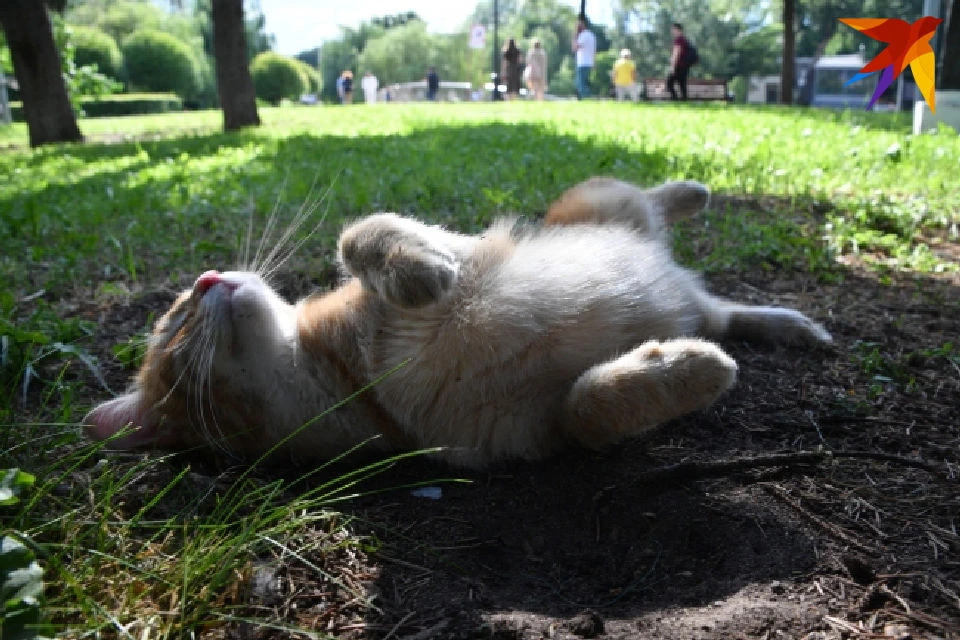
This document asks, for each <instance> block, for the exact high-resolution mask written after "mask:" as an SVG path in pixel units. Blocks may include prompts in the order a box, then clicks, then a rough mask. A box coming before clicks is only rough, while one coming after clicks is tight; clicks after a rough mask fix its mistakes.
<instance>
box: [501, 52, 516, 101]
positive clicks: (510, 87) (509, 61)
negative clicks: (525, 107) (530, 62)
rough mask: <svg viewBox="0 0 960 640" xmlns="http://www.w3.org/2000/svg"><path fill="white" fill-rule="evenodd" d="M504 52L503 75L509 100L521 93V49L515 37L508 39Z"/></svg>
mask: <svg viewBox="0 0 960 640" xmlns="http://www.w3.org/2000/svg"><path fill="white" fill-rule="evenodd" d="M501 54H502V62H501V63H500V66H501V71H500V73H501V75H502V77H503V80H504V83H505V84H506V85H507V100H513V99H515V98H516V97H517V96H518V95H520V49H518V48H517V41H516V40H514V39H513V38H510V39H509V40H507V44H505V45H504V47H503V51H502V52H501Z"/></svg>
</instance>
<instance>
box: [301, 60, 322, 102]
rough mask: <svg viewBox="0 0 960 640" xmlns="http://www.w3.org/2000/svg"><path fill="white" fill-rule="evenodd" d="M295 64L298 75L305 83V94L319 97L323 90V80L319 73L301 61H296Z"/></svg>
mask: <svg viewBox="0 0 960 640" xmlns="http://www.w3.org/2000/svg"><path fill="white" fill-rule="evenodd" d="M297 62H298V63H299V65H298V66H299V68H300V73H301V74H303V77H304V78H305V79H306V81H307V88H306V93H312V94H314V95H320V92H321V90H322V89H323V78H321V77H320V72H319V71H317V70H316V69H315V68H314V67H312V66H310V65H309V64H307V63H306V62H303V61H302V60H299V59H298V60H297Z"/></svg>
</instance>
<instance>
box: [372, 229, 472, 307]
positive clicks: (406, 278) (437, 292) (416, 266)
mask: <svg viewBox="0 0 960 640" xmlns="http://www.w3.org/2000/svg"><path fill="white" fill-rule="evenodd" d="M459 270H460V265H459V264H458V263H457V260H456V258H455V257H454V256H453V254H452V253H449V252H447V251H444V250H443V249H441V248H439V247H435V246H428V245H424V246H410V245H409V244H408V245H401V246H398V247H396V248H395V249H394V250H393V251H391V252H390V255H388V256H387V259H386V264H385V268H384V271H385V274H386V277H385V278H384V283H383V285H384V286H383V290H382V291H381V295H383V296H384V297H385V298H386V299H387V300H389V301H390V302H392V303H394V304H397V305H400V306H403V307H422V306H425V305H428V304H432V303H434V302H437V301H439V300H440V299H441V298H442V297H443V296H444V294H446V293H447V291H449V290H450V289H451V288H452V287H453V285H454V284H455V283H456V281H457V276H458V275H459Z"/></svg>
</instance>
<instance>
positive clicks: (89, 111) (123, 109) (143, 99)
mask: <svg viewBox="0 0 960 640" xmlns="http://www.w3.org/2000/svg"><path fill="white" fill-rule="evenodd" d="M80 108H81V109H82V110H83V115H84V116H85V117H87V118H104V117H111V116H135V115H143V114H148V113H167V112H170V111H183V100H181V99H180V97H179V96H177V95H175V94H173V93H124V94H118V95H112V96H102V97H100V98H84V99H83V100H81V101H80ZM10 115H11V116H12V117H13V120H14V122H23V103H22V102H11V103H10Z"/></svg>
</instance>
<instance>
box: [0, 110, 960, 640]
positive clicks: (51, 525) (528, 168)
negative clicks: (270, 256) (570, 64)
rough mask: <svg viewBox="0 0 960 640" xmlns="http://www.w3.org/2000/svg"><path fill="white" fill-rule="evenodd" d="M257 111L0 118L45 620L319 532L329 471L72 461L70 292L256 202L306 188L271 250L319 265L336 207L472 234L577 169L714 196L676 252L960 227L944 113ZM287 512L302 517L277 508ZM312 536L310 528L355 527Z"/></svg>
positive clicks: (75, 369) (295, 265) (832, 272)
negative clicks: (30, 137) (240, 126)
mask: <svg viewBox="0 0 960 640" xmlns="http://www.w3.org/2000/svg"><path fill="white" fill-rule="evenodd" d="M261 117H262V118H263V120H264V123H265V124H264V126H263V127H261V128H258V129H255V130H249V131H245V132H243V133H239V134H230V135H227V134H223V133H219V132H218V127H219V126H220V114H219V113H218V112H202V113H183V114H167V115H162V116H150V117H143V118H113V119H97V120H84V121H82V122H81V128H82V130H83V131H84V133H85V134H86V135H87V136H88V137H89V138H90V139H91V140H92V142H90V143H88V144H84V145H68V146H60V147H49V148H43V149H40V150H36V151H32V150H29V149H27V148H26V131H25V129H24V127H23V126H22V125H14V126H11V127H6V128H0V147H3V148H5V149H6V150H4V151H0V283H3V284H2V285H0V335H2V338H3V342H2V361H0V424H3V425H4V428H3V429H2V430H0V447H2V449H0V450H2V451H3V452H4V455H3V457H4V460H3V461H0V469H3V468H7V467H20V468H23V469H25V470H27V471H30V472H32V473H35V474H37V476H38V480H37V483H36V484H35V485H34V487H32V488H30V487H26V488H25V489H24V491H23V493H22V494H21V502H20V504H19V505H18V506H16V507H12V506H10V507H0V509H8V510H9V512H10V513H11V515H12V518H11V519H10V522H11V523H12V526H13V527H14V528H15V529H16V530H18V531H20V532H23V533H25V534H26V535H27V536H28V537H29V538H30V539H33V540H36V541H39V542H43V543H45V544H47V545H48V546H47V547H45V549H46V551H45V553H46V554H47V555H46V556H45V558H46V559H45V563H44V565H45V570H46V572H47V579H48V580H49V581H50V582H51V583H52V584H56V585H57V586H56V588H54V589H53V590H52V591H51V592H50V593H48V596H47V600H48V604H47V605H46V608H45V611H46V613H47V614H48V615H49V616H50V617H51V618H52V619H54V620H55V621H56V622H57V623H58V624H67V623H68V624H73V625H79V626H78V627H76V628H79V629H103V630H106V631H107V632H108V633H116V629H117V626H118V625H119V624H120V622H119V621H118V617H119V618H123V617H124V616H126V617H127V619H129V617H130V616H131V615H134V614H133V613H132V611H134V610H135V609H134V608H133V604H131V603H132V602H133V600H134V598H133V596H134V595H136V598H139V599H140V600H139V601H144V599H145V601H146V602H148V603H149V604H150V607H152V608H151V609H149V611H147V613H142V614H138V615H142V616H143V620H148V619H149V620H153V622H145V621H141V622H142V624H141V625H140V627H137V628H135V629H134V631H137V632H138V633H139V632H140V631H143V629H146V628H147V627H150V625H154V626H153V627H150V628H151V629H154V630H156V631H157V633H160V632H161V631H162V632H163V633H170V634H175V633H177V632H178V631H179V630H183V629H190V628H192V625H194V624H196V623H198V621H200V620H209V619H210V617H211V615H214V614H213V613H211V612H216V614H215V615H216V616H221V617H224V616H228V615H229V614H228V613H225V611H228V610H229V604H230V602H231V598H230V595H229V594H230V588H231V587H230V585H231V584H234V583H236V582H237V580H238V579H240V578H242V576H243V575H246V574H244V572H245V571H248V569H249V563H250V559H251V557H252V556H253V555H254V554H255V553H257V552H258V550H261V549H262V547H263V546H264V545H265V544H267V543H266V542H265V539H274V538H280V537H283V536H294V537H296V536H304V535H307V534H306V533H304V532H305V531H307V530H309V531H311V532H312V533H311V534H310V535H318V534H317V533H316V531H317V529H316V528H311V527H307V526H306V525H308V524H310V522H309V520H312V519H315V518H328V517H330V516H329V515H328V513H327V512H326V511H323V510H322V509H323V507H324V505H327V504H329V500H330V497H331V492H334V488H332V487H325V488H323V489H322V490H320V491H317V492H314V493H309V494H306V495H301V497H300V498H297V499H294V500H290V499H289V496H288V498H287V499H286V500H284V501H283V502H280V503H278V502H277V501H273V500H272V497H273V496H275V495H276V494H277V493H278V492H279V491H280V490H281V484H280V483H271V482H264V481H255V480H254V479H252V478H243V479H241V480H240V481H238V482H237V483H236V484H235V485H233V487H232V488H231V489H230V490H229V491H228V492H227V493H226V494H225V497H224V498H223V500H222V501H221V502H220V503H219V504H218V505H217V506H216V508H214V509H212V510H206V511H204V510H203V509H201V508H200V507H199V506H198V500H199V499H198V497H197V495H198V494H199V493H200V489H197V488H195V487H194V488H191V487H190V486H187V483H186V481H185V479H184V478H185V476H183V475H177V474H174V475H173V476H165V475H164V474H163V473H160V472H159V471H157V469H156V465H157V464H162V462H159V463H158V461H157V460H146V461H144V460H140V459H138V460H136V461H132V462H130V463H129V464H125V465H117V466H103V465H94V463H95V461H96V460H97V459H98V458H99V451H98V450H97V449H96V448H90V447H89V446H88V445H86V444H84V443H83V442H82V441H78V438H77V433H78V430H77V427H76V423H77V421H78V420H79V419H80V418H81V417H82V415H83V413H84V412H85V410H86V409H87V408H89V400H88V399H89V398H91V397H96V396H97V395H98V394H100V395H102V393H103V392H102V391H101V390H98V389H96V388H90V387H89V386H87V385H90V384H92V383H91V380H92V378H91V375H90V374H89V372H90V371H95V370H96V365H97V363H96V362H95V361H94V360H93V358H92V357H91V356H90V354H91V352H92V351H93V349H94V344H93V343H94V340H95V336H96V327H95V326H93V325H92V324H91V323H90V322H89V321H88V320H83V319H81V318H80V317H78V316H77V314H76V310H77V308H78V306H79V305H80V304H81V303H90V302H94V303H102V304H104V305H107V304H110V303H115V302H116V301H125V300H130V299H135V297H136V295H137V294H138V293H139V292H142V291H149V290H151V289H154V288H156V287H158V286H161V285H166V286H169V285H172V286H182V285H183V284H184V283H187V282H190V281H192V279H193V278H194V277H195V276H196V274H198V273H200V272H201V271H203V270H205V269H209V268H230V267H232V266H233V265H235V264H236V263H237V261H238V260H239V259H240V258H241V256H242V254H243V253H244V247H245V244H246V240H245V239H246V237H247V229H248V226H249V225H250V224H252V225H253V229H254V234H253V236H254V238H255V239H258V238H260V237H261V236H262V235H263V230H264V229H265V228H267V220H268V218H270V216H271V215H272V214H274V213H275V215H276V216H277V220H278V223H277V227H279V229H280V230H282V229H283V228H284V227H285V226H287V225H288V224H290V220H292V219H293V217H294V216H295V215H296V212H297V211H298V210H300V209H301V208H302V207H303V206H304V205H305V204H306V205H307V206H308V208H309V207H314V209H315V214H314V215H313V217H312V218H311V219H310V220H308V221H307V222H306V223H305V224H304V226H303V229H302V230H301V231H300V232H299V235H298V237H303V236H304V235H305V234H306V233H307V232H308V231H309V230H310V229H312V228H313V227H314V226H316V225H319V226H318V230H317V232H316V233H315V234H314V235H313V236H312V237H311V238H310V239H309V240H308V241H307V243H306V244H305V245H304V246H303V248H302V249H301V251H299V252H298V254H297V256H295V258H294V259H293V260H291V262H290V264H289V265H288V269H290V270H291V271H295V272H297V273H302V274H304V275H305V277H308V278H316V279H317V280H318V282H320V281H321V274H325V273H329V270H330V260H331V255H332V250H333V247H334V243H335V239H336V235H337V232H338V230H339V228H340V226H341V224H342V221H343V220H345V219H349V218H352V217H356V216H359V215H363V214H365V213H369V212H373V211H382V210H389V211H397V212H401V213H405V214H413V215H417V216H421V217H423V218H425V219H429V220H433V221H436V222H440V223H443V224H446V225H449V226H451V227H455V228H458V229H463V230H468V231H469V230H477V229H481V228H482V227H483V226H484V225H486V224H487V223H488V222H489V221H490V220H492V219H493V218H494V217H496V216H497V215H499V214H503V213H520V214H522V215H528V216H537V215H540V214H542V213H543V212H544V210H545V209H546V207H547V206H548V204H549V202H550V201H551V200H552V199H554V198H555V197H556V196H558V195H559V194H560V193H561V192H562V191H563V190H564V189H566V188H567V187H569V186H571V185H573V184H575V183H576V182H578V181H580V180H582V179H585V178H587V177H590V176H592V175H597V174H603V175H612V176H617V177H620V178H623V179H626V180H630V181H634V182H638V183H640V184H654V183H658V182H661V181H664V180H671V179H694V180H700V181H702V182H704V183H706V184H708V185H709V186H710V187H711V189H712V190H713V192H714V194H715V196H716V199H715V203H716V206H715V207H714V208H713V210H712V211H710V212H708V213H707V214H706V215H704V216H702V217H701V218H700V219H698V220H697V221H694V222H693V223H691V224H686V225H683V226H681V227H680V228H679V229H678V230H677V232H676V239H677V254H678V256H679V258H680V259H681V260H682V261H684V262H687V263H690V264H692V265H695V266H696V267H697V268H698V269H701V270H704V271H706V272H708V273H712V272H719V271H725V272H733V273H737V272H740V271H756V270H767V271H773V270H782V271H786V272H791V273H794V272H801V273H805V274H809V276H810V277H811V278H812V279H814V280H816V279H820V280H829V281H837V280H839V279H842V278H843V277H844V273H845V271H846V269H848V268H850V265H855V266H856V268H858V269H865V270H867V271H872V272H874V273H875V274H876V276H877V277H878V278H880V279H882V278H884V277H887V276H888V275H889V274H891V273H892V272H906V273H909V272H920V273H924V274H931V275H933V276H935V277H940V276H939V275H938V274H943V277H955V275H956V273H957V270H958V268H960V265H958V264H957V263H956V262H955V260H956V258H951V257H950V254H949V252H945V251H941V250H940V249H941V246H942V243H954V244H953V245H952V246H954V247H955V246H956V245H955V243H956V242H957V236H958V225H960V181H958V180H957V176H956V172H957V167H960V138H958V136H957V134H956V133H955V132H952V131H949V130H946V129H944V130H941V131H940V132H939V133H938V134H937V135H924V136H919V137H914V136H911V135H909V129H908V126H907V123H905V122H904V121H903V120H902V119H897V118H893V117H890V116H880V115H876V114H867V113H849V112H848V113H835V112H824V111H813V110H801V109H780V108H743V107H732V106H726V105H716V106H693V105H681V106H673V105H640V106H636V105H630V104H615V103H593V102H592V103H575V102H561V103H545V104H529V103H511V104H489V103H483V104H464V105H446V104H443V105H432V104H431V105H416V104H413V105H378V106H376V107H365V106H359V105H358V106H356V107H351V108H341V107H314V108H282V109H261ZM275 235H279V232H277V234H275ZM267 242H268V244H269V240H268V241H267ZM953 255H956V254H953ZM127 337H128V336H124V337H122V338H120V337H118V339H117V346H118V347H122V346H123V345H124V344H126V340H127ZM117 352H118V355H117V357H118V358H121V359H124V358H127V359H129V358H130V356H129V355H124V354H125V352H124V351H122V350H121V349H118V350H117ZM24 399H26V403H24ZM51 451H54V452H62V455H50V452H51ZM80 472H82V473H83V474H84V475H83V477H84V478H86V479H87V481H89V482H90V485H89V486H87V487H86V488H85V487H83V486H80V485H81V484H82V483H78V481H77V480H76V478H77V474H78V473H80ZM362 473H364V474H366V473H367V472H366V471H364V472H362ZM157 477H160V478H163V479H162V480H156V478H157ZM145 479H146V480H145ZM350 481H351V480H350V478H346V479H342V480H341V483H340V485H346V486H347V487H348V489H349V486H350ZM144 482H146V483H147V484H148V485H149V486H150V487H151V490H152V491H156V493H155V494H151V495H150V496H149V497H147V498H144V497H142V496H141V497H140V499H139V501H135V500H130V499H129V487H139V486H142V485H143V483H144ZM151 482H152V483H153V484H151ZM340 485H338V486H340ZM4 486H6V485H4ZM64 487H66V489H64ZM0 488H3V487H2V486H0ZM64 492H66V495H67V496H68V497H66V498H65V497H64ZM78 495H82V496H84V497H83V499H80V500H79V504H81V505H82V506H77V504H78V501H77V496H78ZM164 496H165V498H164V500H163V504H164V505H165V506H164V509H165V510H164V509H161V510H160V511H161V512H162V513H160V514H158V513H157V510H158V504H159V503H160V502H161V497H164ZM171 496H173V497H172V498H171ZM171 503H172V504H176V505H180V506H181V510H180V511H176V510H174V511H172V512H171V511H170V510H169V505H170V504H171ZM0 504H2V501H0ZM306 512H310V513H314V514H316V513H320V515H317V516H310V518H309V519H308V518H306V517H304V516H294V514H300V513H306ZM198 513H201V514H202V516H201V517H200V519H199V520H194V519H191V518H190V517H188V515H185V514H189V515H190V516H193V515H197V514H198ZM240 514H242V519H241V522H243V523H244V525H245V526H242V527H239V526H237V525H236V522H237V520H238V518H239V517H240ZM329 531H330V533H329V535H330V539H329V540H321V539H318V540H312V541H310V544H317V545H324V544H330V545H333V547H332V548H340V547H338V546H337V545H341V546H342V545H349V544H358V543H357V542H356V541H353V542H349V541H348V542H344V540H343V538H342V536H341V537H338V535H337V534H336V531H338V529H337V527H336V526H334V525H331V526H330V527H329ZM138 554H140V555H138ZM2 555H3V554H2V553H0V556H2ZM134 557H137V558H141V559H142V558H143V557H149V558H151V560H150V561H149V562H141V561H140V560H137V561H136V562H134V561H132V560H131V558H134ZM93 584H96V585H98V587H97V588H96V589H93V588H92V586H91V585H93ZM121 585H122V587H121ZM134 591H136V594H134V593H133V592H134ZM138 606H140V605H138ZM166 610H177V611H179V614H178V616H174V617H169V616H164V615H162V611H166ZM151 612H152V613H151ZM150 616H154V617H153V618H151V617H150ZM111 630H112V631H111ZM134 635H137V634H134Z"/></svg>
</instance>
